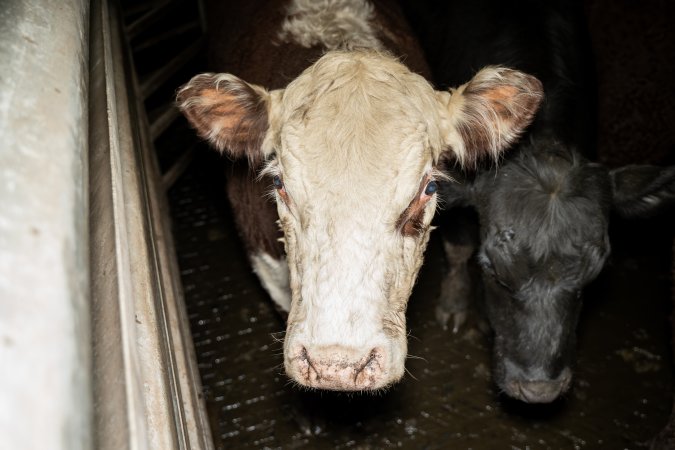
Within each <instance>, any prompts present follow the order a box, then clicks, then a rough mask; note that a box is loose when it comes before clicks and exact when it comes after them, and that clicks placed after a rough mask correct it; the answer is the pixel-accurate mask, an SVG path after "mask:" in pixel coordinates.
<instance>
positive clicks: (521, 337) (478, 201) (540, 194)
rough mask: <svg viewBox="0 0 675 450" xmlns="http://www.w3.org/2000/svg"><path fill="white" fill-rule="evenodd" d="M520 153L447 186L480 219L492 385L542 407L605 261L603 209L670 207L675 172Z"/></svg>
mask: <svg viewBox="0 0 675 450" xmlns="http://www.w3.org/2000/svg"><path fill="white" fill-rule="evenodd" d="M520 146H521V149H520V151H519V153H518V154H517V155H516V154H514V155H511V156H513V157H512V158H509V162H508V163H506V164H504V165H503V166H502V167H500V169H499V170H498V171H497V173H496V174H495V173H494V172H492V171H489V172H486V173H485V174H483V175H481V176H480V177H479V178H478V179H477V181H476V182H475V184H473V185H469V186H464V187H462V186H458V185H454V186H451V187H450V188H451V189H453V190H454V192H453V193H452V195H449V196H448V201H449V202H451V203H453V202H454V201H455V200H456V198H452V197H453V196H457V195H459V196H460V197H461V196H464V197H466V198H470V199H471V200H472V202H473V204H474V205H475V206H476V207H477V209H478V211H479V216H480V222H481V246H480V250H479V252H478V261H479V263H480V265H481V266H482V273H483V280H484V284H485V302H486V310H487V313H488V318H489V320H490V324H491V326H492V328H493V330H494V359H493V366H494V371H493V373H494V379H495V381H496V383H497V385H498V386H499V387H500V389H501V390H503V391H504V392H505V393H506V394H508V395H509V396H511V397H514V398H517V399H519V400H522V401H525V402H529V403H545V402H550V401H553V400H554V399H555V398H557V397H558V396H559V395H560V394H561V393H563V392H564V391H565V390H567V388H568V387H569V386H570V382H571V379H572V366H573V364H574V360H575V336H576V324H577V320H578V318H579V312H580V310H581V304H582V303H581V292H582V288H583V287H584V286H586V285H587V284H588V283H590V282H591V281H592V280H593V279H595V278H596V276H597V275H598V273H599V272H600V271H601V269H602V268H603V266H604V264H605V262H606V260H607V256H608V255H609V251H610V244H609V236H608V224H609V219H610V210H611V209H615V210H616V211H617V212H618V213H619V214H620V215H622V216H625V217H639V216H643V215H647V214H649V213H653V212H655V211H658V210H659V209H663V208H664V207H666V206H668V205H669V204H672V203H673V201H674V200H675V168H673V167H670V168H660V167H654V166H627V167H623V168H620V169H615V170H608V169H607V168H606V167H604V166H602V165H600V164H595V163H591V162H589V161H588V160H587V159H585V158H583V157H582V156H580V155H579V154H578V153H577V152H575V151H574V150H571V149H570V148H568V147H566V146H564V145H562V144H560V143H558V142H556V141H554V140H549V139H536V140H534V139H533V140H532V142H531V143H527V144H526V143H522V144H520ZM463 189H464V192H463V193H461V190H463Z"/></svg>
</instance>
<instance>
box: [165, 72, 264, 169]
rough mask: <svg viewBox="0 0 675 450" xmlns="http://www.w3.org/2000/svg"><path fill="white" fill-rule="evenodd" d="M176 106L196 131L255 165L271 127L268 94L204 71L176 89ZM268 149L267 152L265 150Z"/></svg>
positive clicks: (262, 90)
mask: <svg viewBox="0 0 675 450" xmlns="http://www.w3.org/2000/svg"><path fill="white" fill-rule="evenodd" d="M176 101H177V104H178V108H179V109H180V110H181V112H182V113H183V114H184V115H185V117H187V119H188V121H189V122H190V124H191V125H192V126H193V127H194V128H195V129H196V130H197V133H198V134H199V135H200V136H201V137H202V138H204V139H206V140H207V141H209V143H210V144H211V145H213V146H214V147H215V148H216V149H217V150H219V151H221V152H224V153H227V154H228V155H230V156H231V157H233V158H243V157H246V158H248V159H249V161H251V162H253V163H254V165H257V163H259V162H260V161H262V160H263V159H264V157H265V156H266V155H265V154H266V153H268V152H269V151H271V150H270V149H264V148H263V144H264V141H265V137H266V135H267V133H268V130H269V128H270V121H269V116H270V114H269V111H270V103H271V95H270V93H269V92H268V91H267V90H265V89H264V88H262V87H260V86H256V85H253V84H249V83H246V82H245V81H243V80H241V79H239V78H237V77H235V76H234V75H231V74H226V73H225V74H213V73H204V74H201V75H197V76H195V77H193V78H192V79H191V80H190V81H189V82H188V83H187V84H186V85H184V86H183V87H181V88H180V89H179V90H178V94H177V97H176ZM266 150H267V151H266Z"/></svg>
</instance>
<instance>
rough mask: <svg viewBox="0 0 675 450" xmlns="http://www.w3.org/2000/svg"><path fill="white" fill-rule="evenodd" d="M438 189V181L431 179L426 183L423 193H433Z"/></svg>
mask: <svg viewBox="0 0 675 450" xmlns="http://www.w3.org/2000/svg"><path fill="white" fill-rule="evenodd" d="M436 191H438V183H436V182H435V181H434V180H431V181H429V182H428V183H427V187H426V188H424V193H425V194H426V195H429V196H431V195H434V194H435V193H436Z"/></svg>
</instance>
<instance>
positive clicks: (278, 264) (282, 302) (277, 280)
mask: <svg viewBox="0 0 675 450" xmlns="http://www.w3.org/2000/svg"><path fill="white" fill-rule="evenodd" d="M251 265H252V266H253V271H254V272H255V273H256V275H258V278H259V279H260V282H261V283H262V285H263V287H264V288H265V290H266V291H267V292H268V293H269V295H270V297H272V300H273V301H274V303H276V304H277V305H279V307H281V309H283V310H284V311H286V312H289V311H290V310H291V288H290V285H289V284H288V264H287V263H286V259H285V258H282V259H274V258H272V257H271V256H270V255H268V254H267V253H258V254H257V255H252V256H251Z"/></svg>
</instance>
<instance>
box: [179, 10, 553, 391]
mask: <svg viewBox="0 0 675 450" xmlns="http://www.w3.org/2000/svg"><path fill="white" fill-rule="evenodd" d="M375 3H376V2H373V3H371V2H366V1H357V0H321V1H309V0H295V1H291V2H261V5H259V6H260V8H259V9H258V10H257V11H256V19H254V20H253V22H246V21H238V23H237V26H239V27H244V28H246V30H245V31H243V32H242V33H241V34H240V35H238V36H240V38H238V39H236V40H235V41H236V43H237V44H238V45H239V47H238V48H237V49H236V55H235V56H234V57H228V56H227V55H216V60H221V61H222V60H225V61H230V62H229V63H228V64H223V65H219V66H217V67H214V68H215V69H217V70H228V71H229V72H234V73H206V74H201V75H197V76H196V77H194V78H193V79H192V80H190V82H189V83H187V84H186V85H185V86H183V87H182V88H181V89H180V91H179V92H178V99H177V101H178V105H179V107H180V109H181V111H182V112H183V113H184V114H185V115H186V117H187V118H188V120H189V121H190V123H191V124H192V125H193V126H194V128H196V130H197V132H198V133H199V135H200V136H202V137H203V138H205V139H207V140H208V141H209V142H210V143H211V145H212V146H214V147H215V148H216V149H218V150H219V151H221V152H223V153H225V154H226V155H228V156H229V157H231V158H233V159H245V160H247V161H248V168H247V169H246V170H245V171H248V173H249V175H242V174H236V173H235V174H233V175H232V176H231V177H230V180H229V181H228V185H227V189H228V196H229V198H230V201H231V203H232V207H233V210H234V215H235V219H236V220H237V222H238V226H239V229H240V232H241V235H242V238H243V239H244V241H245V243H246V246H247V249H248V252H249V256H250V259H251V262H252V265H253V268H254V270H255V271H256V273H257V274H258V276H259V277H260V279H261V282H262V284H263V286H264V287H265V288H266V289H267V291H268V292H269V293H270V296H271V297H272V298H273V300H274V301H275V302H276V303H277V304H278V305H279V306H280V307H281V308H283V309H284V310H287V311H289V315H288V327H287V333H286V337H285V342H284V363H285V368H286V372H287V374H288V375H289V376H290V377H291V378H292V379H293V380H295V381H296V382H297V383H300V384H301V385H305V386H310V387H315V388H321V389H331V390H374V389H378V388H382V387H384V386H387V385H389V384H391V383H393V382H396V381H397V380H399V379H400V378H401V376H402V375H403V372H404V361H405V358H406V354H407V342H406V335H407V332H406V320H405V311H406V304H407V301H408V297H409V295H410V292H411V289H412V287H413V284H414V281H415V278H416V276H417V272H418V269H419V267H420V265H421V263H422V256H423V252H424V249H425V247H426V244H427V240H428V238H429V232H430V230H431V227H430V222H431V219H432V216H433V215H434V211H435V209H436V202H437V200H436V189H437V184H436V180H438V178H439V176H441V175H440V172H439V171H438V169H437V168H438V166H439V164H440V163H441V161H442V160H444V159H451V160H454V161H458V162H459V163H460V164H462V165H466V164H467V163H470V164H473V163H474V162H475V161H476V160H477V159H478V158H480V157H482V156H483V155H487V156H488V157H491V158H496V157H498V156H499V155H500V153H501V151H502V150H503V149H504V148H506V147H507V146H508V145H509V144H510V143H512V142H513V141H514V140H515V139H516V138H517V137H518V135H519V134H520V133H521V131H522V130H523V128H525V127H526V126H527V125H528V124H529V123H530V121H531V118H532V117H533V115H534V113H535V111H536V109H537V107H538V105H539V102H540V99H541V94H542V93H541V84H540V83H539V81H538V80H536V79H535V78H534V77H531V76H529V75H526V74H524V73H521V72H518V71H515V70H509V69H504V68H501V67H491V68H486V69H483V70H481V71H479V72H477V73H476V74H475V76H474V77H473V78H472V79H471V80H470V81H469V82H468V83H466V84H464V85H462V86H460V87H458V88H457V89H454V90H449V91H436V90H434V89H433V88H432V86H431V85H430V84H429V82H428V81H427V80H426V79H425V78H424V77H423V76H421V75H420V74H419V73H424V71H425V67H424V65H423V63H422V62H421V60H420V56H419V55H420V54H421V52H420V49H419V48H418V47H417V46H416V44H415V41H414V40H413V39H412V38H411V33H410V31H409V30H408V29H407V28H406V25H405V22H404V21H403V19H402V15H401V13H400V11H398V9H397V8H396V7H395V6H394V4H393V2H382V4H379V3H377V4H375ZM216 36H218V31H217V30H216ZM317 55H320V57H318V59H317V58H316V57H317ZM234 60H236V62H235V63H232V61H234ZM406 62H407V63H411V66H408V65H406ZM240 77H241V78H240ZM251 174H253V175H251ZM256 175H257V176H258V178H255V176H256ZM270 193H271V194H272V195H273V197H274V200H275V201H276V212H270V210H269V199H266V198H265V194H270ZM277 215H278V217H277ZM277 219H278V223H279V224H280V227H281V230H282V231H283V244H284V246H283V248H279V247H278V244H277V242H276V241H277V238H278V230H277V229H276V225H275V224H276V222H277Z"/></svg>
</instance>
